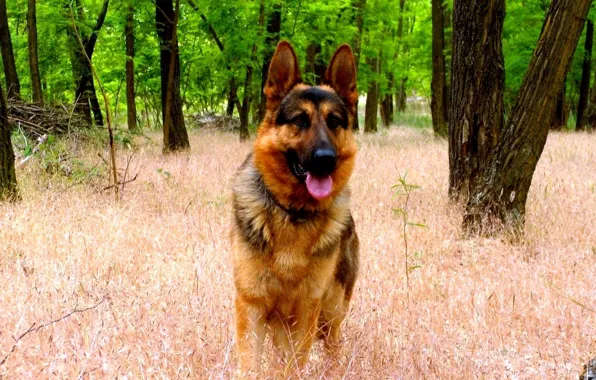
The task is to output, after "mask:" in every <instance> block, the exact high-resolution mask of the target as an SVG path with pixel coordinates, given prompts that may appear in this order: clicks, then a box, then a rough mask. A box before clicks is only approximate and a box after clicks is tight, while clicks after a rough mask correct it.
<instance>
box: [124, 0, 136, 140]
mask: <svg viewBox="0 0 596 380" xmlns="http://www.w3.org/2000/svg"><path fill="white" fill-rule="evenodd" d="M132 4H133V3H132V1H131V2H130V3H129V6H128V12H127V14H126V28H125V31H124V34H125V35H126V110H127V114H128V117H127V120H128V129H129V130H131V131H136V130H138V126H137V103H136V100H135V64H134V57H135V36H134V7H133V5H132Z"/></svg>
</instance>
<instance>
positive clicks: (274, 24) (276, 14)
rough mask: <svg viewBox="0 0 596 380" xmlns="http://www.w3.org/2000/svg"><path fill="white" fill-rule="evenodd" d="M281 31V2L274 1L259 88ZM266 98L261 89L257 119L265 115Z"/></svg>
mask: <svg viewBox="0 0 596 380" xmlns="http://www.w3.org/2000/svg"><path fill="white" fill-rule="evenodd" d="M280 32H281V2H279V1H275V2H274V3H273V11H272V12H271V15H270V16H269V20H268V21H267V34H266V36H265V46H264V53H263V65H262V66H261V68H262V71H261V90H262V89H263V88H264V87H265V82H266V81H267V75H268V74H269V65H270V64H271V58H273V53H274V52H275V47H276V46H277V42H278V41H279V34H280ZM266 106H267V99H266V97H265V93H263V92H262V91H261V105H260V107H259V120H263V118H264V117H265V111H266V110H267V108H266Z"/></svg>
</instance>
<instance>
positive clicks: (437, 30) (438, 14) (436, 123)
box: [430, 0, 449, 137]
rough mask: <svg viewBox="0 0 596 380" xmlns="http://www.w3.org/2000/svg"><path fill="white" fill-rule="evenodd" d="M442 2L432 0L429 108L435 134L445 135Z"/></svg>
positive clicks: (445, 93)
mask: <svg viewBox="0 0 596 380" xmlns="http://www.w3.org/2000/svg"><path fill="white" fill-rule="evenodd" d="M443 16H444V9H443V2H442V0H432V29H433V42H432V54H433V74H432V82H431V102H430V108H431V113H432V119H433V131H434V133H435V135H437V136H441V137H446V136H447V135H448V133H449V128H448V126H447V121H448V114H447V107H448V104H447V78H446V74H445V53H444V50H445V30H444V26H443Z"/></svg>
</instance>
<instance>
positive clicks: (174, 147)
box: [155, 0, 190, 153]
mask: <svg viewBox="0 0 596 380" xmlns="http://www.w3.org/2000/svg"><path fill="white" fill-rule="evenodd" d="M179 5H180V0H176V10H175V11H174V6H173V4H172V0H156V2H155V23H156V28H157V36H158V37H159V41H160V68H161V104H162V115H163V135H164V146H163V150H164V153H169V152H175V151H178V150H185V149H188V148H190V142H189V140H188V132H187V131H186V125H185V123H184V115H183V113H182V98H181V96H180V57H179V55H178V39H177V30H176V29H177V26H178V17H179V9H180V7H179Z"/></svg>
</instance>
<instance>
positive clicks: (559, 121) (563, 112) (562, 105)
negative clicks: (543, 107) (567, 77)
mask: <svg viewBox="0 0 596 380" xmlns="http://www.w3.org/2000/svg"><path fill="white" fill-rule="evenodd" d="M566 88H567V85H566V84H565V81H563V85H562V86H561V89H560V90H559V92H558V93H557V95H556V97H557V100H556V103H555V108H554V112H553V118H552V121H551V123H550V129H552V130H554V131H560V130H561V129H563V128H566V127H567V120H568V119H569V112H567V109H568V107H567V101H566V100H565V92H566Z"/></svg>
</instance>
